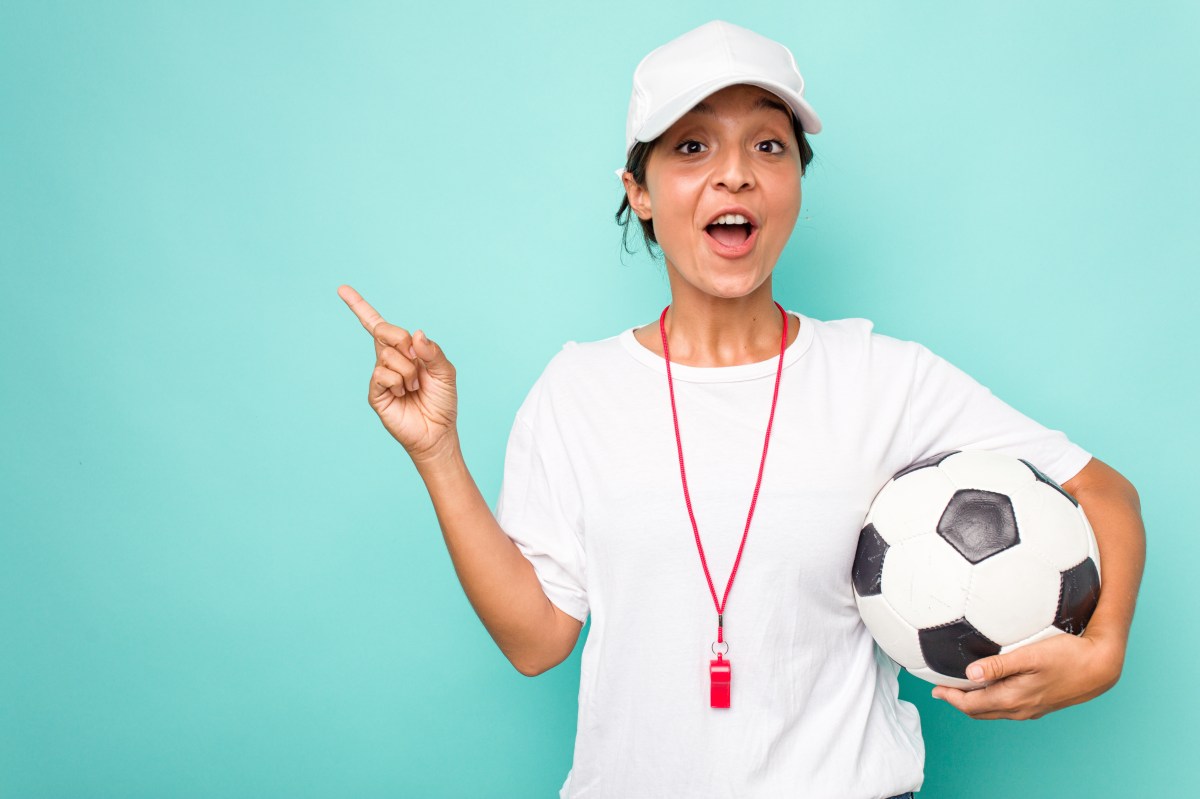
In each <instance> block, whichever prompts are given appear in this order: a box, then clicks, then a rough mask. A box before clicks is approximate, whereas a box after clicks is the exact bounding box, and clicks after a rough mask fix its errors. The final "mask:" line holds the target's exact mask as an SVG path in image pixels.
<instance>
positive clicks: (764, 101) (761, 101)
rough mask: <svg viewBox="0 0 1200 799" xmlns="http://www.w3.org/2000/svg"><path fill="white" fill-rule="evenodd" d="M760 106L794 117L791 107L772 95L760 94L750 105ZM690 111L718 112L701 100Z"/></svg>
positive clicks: (691, 112) (694, 112)
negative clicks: (764, 95) (771, 96)
mask: <svg viewBox="0 0 1200 799" xmlns="http://www.w3.org/2000/svg"><path fill="white" fill-rule="evenodd" d="M760 108H774V109H776V110H779V111H782V112H783V114H784V116H786V117H787V118H788V120H789V121H791V118H792V112H791V109H789V108H788V107H787V106H786V105H784V104H783V103H781V102H779V101H778V100H773V99H771V98H770V97H763V96H761V95H760V96H759V98H758V99H757V100H755V101H754V105H752V106H750V110H751V111H757V110H759V109H760ZM688 113H689V114H710V115H711V114H716V113H717V112H716V111H714V110H713V107H712V106H711V105H709V104H708V103H706V102H704V101H703V100H701V101H700V102H698V103H696V104H695V105H694V106H692V108H691V110H689V111H688Z"/></svg>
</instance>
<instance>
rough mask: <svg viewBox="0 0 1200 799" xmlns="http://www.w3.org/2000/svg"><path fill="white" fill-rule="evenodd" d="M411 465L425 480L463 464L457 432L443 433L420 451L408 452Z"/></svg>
mask: <svg viewBox="0 0 1200 799" xmlns="http://www.w3.org/2000/svg"><path fill="white" fill-rule="evenodd" d="M409 455H410V456H411V457H412V461H413V465H414V466H416V467H417V471H418V472H419V473H420V474H421V476H422V477H423V478H425V479H426V480H427V481H428V480H429V479H430V478H432V477H437V476H439V475H442V474H445V473H447V472H450V471H453V470H454V469H456V468H458V467H459V466H461V465H462V464H463V462H464V461H463V455H462V447H461V446H460V445H459V440H458V433H457V432H456V431H452V432H450V433H447V434H446V435H444V436H443V437H442V438H441V440H440V441H438V442H437V443H436V444H435V445H433V446H432V447H430V448H429V449H427V450H424V451H423V452H420V453H409Z"/></svg>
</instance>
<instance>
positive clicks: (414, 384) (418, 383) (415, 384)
mask: <svg viewBox="0 0 1200 799" xmlns="http://www.w3.org/2000/svg"><path fill="white" fill-rule="evenodd" d="M420 387H421V383H420V381H418V380H417V379H416V378H415V377H414V378H413V391H416V390H417V389H418V388H420Z"/></svg>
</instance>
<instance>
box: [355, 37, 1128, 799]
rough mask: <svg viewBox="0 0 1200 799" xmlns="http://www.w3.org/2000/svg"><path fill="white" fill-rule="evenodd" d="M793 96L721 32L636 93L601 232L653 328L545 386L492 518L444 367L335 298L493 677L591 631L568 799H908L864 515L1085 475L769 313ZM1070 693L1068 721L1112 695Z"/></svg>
mask: <svg viewBox="0 0 1200 799" xmlns="http://www.w3.org/2000/svg"><path fill="white" fill-rule="evenodd" d="M803 86H804V83H803V79H802V78H801V77H800V74H799V72H798V71H796V68H795V62H794V60H793V59H792V56H791V53H790V52H789V51H788V50H787V48H785V47H783V46H782V45H780V44H778V43H776V42H773V41H771V40H770V39H766V38H764V37H761V36H759V35H758V34H755V33H753V32H751V31H748V30H746V29H745V28H740V27H738V26H734V25H729V24H728V23H724V22H720V21H714V22H711V23H708V24H707V25H704V26H701V27H700V28H697V29H696V30H694V31H690V32H689V33H687V34H684V35H683V36H681V37H679V38H677V39H675V40H673V41H671V42H668V43H667V44H666V45H664V46H662V47H660V48H657V49H656V50H654V51H653V52H651V53H650V54H649V55H648V56H647V57H646V58H645V59H643V60H642V62H641V63H640V64H639V65H638V69H637V72H636V73H635V78H634V93H633V96H632V98H631V102H630V109H629V120H628V124H627V140H628V141H627V145H628V146H627V152H626V156H627V159H626V166H625V168H623V169H621V170H618V173H619V174H620V175H621V177H622V180H623V183H624V187H625V191H626V196H625V202H623V203H622V207H621V209H620V210H619V211H618V220H619V221H620V218H621V214H622V212H624V211H626V210H627V209H628V210H629V211H631V212H632V213H633V214H636V216H637V217H638V219H639V221H640V222H641V224H642V228H643V232H644V234H645V235H646V237H647V241H648V242H649V243H653V244H655V245H657V246H658V247H660V248H661V250H662V253H663V255H664V256H665V263H666V267H667V271H668V275H669V278H670V286H671V302H670V304H669V305H668V306H667V307H666V308H664V309H663V312H662V313H661V314H660V315H659V318H658V319H657V320H656V321H654V322H651V323H649V324H647V325H644V326H641V327H637V328H630V329H627V330H624V331H622V332H621V333H620V334H618V335H616V336H612V337H609V338H606V339H602V340H599V341H592V342H584V343H579V342H573V341H572V342H567V343H566V344H565V345H564V347H563V349H562V351H560V352H559V353H557V354H556V355H555V356H554V358H552V359H551V361H550V362H549V364H548V365H547V366H546V369H545V371H544V372H543V373H542V375H541V376H540V377H539V378H538V380H537V381H536V382H535V384H534V386H533V387H532V389H531V390H530V392H529V394H528V396H527V397H526V399H525V402H524V403H523V404H522V406H521V408H520V410H519V411H518V413H517V418H516V421H515V424H514V426H513V429H512V434H511V436H510V438H509V442H508V449H507V453H506V456H505V471H504V479H503V484H502V487H501V491H500V497H499V500H498V503H497V506H496V513H495V515H493V514H492V512H491V510H490V509H489V507H488V504H487V502H486V501H485V500H484V498H483V497H482V496H481V494H480V492H479V491H478V489H477V487H476V486H475V483H474V481H473V480H472V478H471V476H470V473H469V472H468V470H467V468H466V466H465V464H464V462H463V458H462V454H461V449H460V447H459V441H458V437H457V430H456V427H455V416H456V408H457V396H456V391H455V369H454V367H453V365H451V363H450V362H449V360H448V359H447V358H446V356H445V354H444V353H443V352H442V350H441V348H440V347H438V345H437V344H435V343H434V342H432V341H430V340H429V339H428V338H427V337H425V336H424V335H423V333H422V332H421V331H420V330H417V331H416V332H415V333H413V334H412V335H410V334H409V332H408V331H407V330H406V329H404V328H401V327H397V326H395V325H391V324H388V323H387V322H385V321H384V320H383V319H382V318H381V317H380V316H379V315H378V314H377V313H376V312H375V311H374V309H372V308H371V307H370V306H369V305H367V303H366V302H365V301H364V300H363V299H362V298H361V297H360V296H358V294H357V293H355V292H354V290H353V289H351V288H349V287H348V286H343V287H341V288H340V289H339V293H340V294H341V296H342V298H343V299H344V300H345V301H346V302H347V303H348V304H349V305H350V307H351V308H352V309H353V310H354V311H355V313H356V314H357V315H358V317H359V319H360V320H361V321H362V323H363V325H364V327H366V328H367V329H368V330H369V331H370V332H371V333H372V335H373V337H374V339H375V350H376V358H377V364H376V368H375V371H374V373H373V375H372V381H371V390H370V397H369V399H370V403H371V405H372V407H373V408H374V409H375V410H376V411H377V412H378V414H379V416H380V418H381V420H382V421H383V424H384V426H385V427H386V428H387V429H388V430H389V431H390V432H391V433H392V435H393V436H395V437H396V438H397V440H399V441H400V442H401V443H402V444H403V445H404V447H405V448H406V449H407V451H408V452H409V454H410V455H411V457H412V458H413V461H414V463H415V464H416V466H417V468H418V471H419V473H420V474H421V476H422V478H423V479H424V480H425V482H426V485H427V487H428V489H429V493H430V496H431V497H432V499H433V502H434V507H435V509H436V512H437V515H438V520H439V522H440V524H441V526H442V530H443V533H444V536H445V540H446V545H447V547H448V549H449V551H450V554H451V557H452V559H453V561H454V565H455V569H456V571H457V573H458V577H459V579H460V581H461V582H462V585H463V588H464V590H465V591H466V593H467V596H468V598H469V599H470V601H471V603H472V605H473V606H474V608H475V610H476V612H477V613H478V614H479V617H480V619H481V620H482V621H483V623H484V625H485V626H486V627H487V629H488V631H489V633H490V634H491V635H492V637H493V639H494V640H495V641H496V643H497V645H498V646H499V647H500V649H501V650H502V651H503V652H504V654H505V655H506V656H507V657H508V658H509V660H510V661H511V662H512V663H513V665H514V666H515V667H516V668H517V669H518V670H520V671H521V673H523V674H527V675H536V674H540V673H542V672H544V671H546V670H547V669H550V668H552V667H553V666H555V665H557V664H558V663H560V662H562V661H563V660H564V659H565V658H567V657H568V656H569V655H570V653H571V652H572V651H573V649H574V647H575V645H576V643H577V641H578V636H579V633H580V631H581V628H582V626H583V623H584V622H585V620H586V619H587V618H588V616H589V614H590V616H591V628H590V631H589V634H588V637H587V639H586V642H585V646H584V651H583V658H582V672H581V679H580V691H579V726H578V731H577V737H576V744H575V753H574V762H573V764H572V768H571V770H570V771H569V773H568V775H567V779H566V781H565V782H564V784H563V786H562V791H561V793H560V796H562V797H615V796H647V797H649V796H654V797H659V796H662V797H667V796H695V797H710V796H711V797H717V796H719V797H748V796H770V797H780V796H805V797H838V799H847V798H849V799H880V798H881V797H896V796H901V797H911V796H912V791H915V790H917V789H919V788H920V787H921V784H922V780H923V766H924V754H925V749H924V743H923V740H922V737H921V729H920V721H919V717H918V715H917V712H916V709H915V707H914V706H913V705H912V704H910V703H908V702H903V701H900V700H899V699H898V696H897V680H896V675H897V672H898V666H897V665H896V664H895V663H894V662H893V661H892V660H891V659H890V658H888V657H887V656H886V655H885V654H883V653H882V651H881V650H880V649H879V648H878V647H877V646H876V645H875V644H874V642H873V639H872V638H871V637H870V635H869V633H868V632H867V630H866V628H865V626H864V625H863V623H862V621H861V619H860V617H859V616H858V613H857V610H856V605H855V602H854V598H853V594H852V589H851V585H850V579H849V573H850V568H851V562H852V560H853V557H854V552H855V546H856V543H857V538H858V532H859V526H860V525H861V522H862V519H863V518H864V516H865V514H866V511H867V508H868V506H869V504H870V502H871V500H872V498H873V497H874V495H875V493H876V492H877V491H878V489H879V488H880V487H881V486H882V485H883V484H884V483H885V482H886V481H887V479H888V478H889V477H890V476H891V475H892V474H893V473H895V472H896V471H899V470H900V469H901V468H903V467H904V466H906V465H908V464H910V463H912V462H914V461H916V460H919V459H920V458H923V457H926V456H928V455H930V454H933V453H936V452H940V451H944V450H947V449H952V448H969V447H984V446H986V447H987V448H989V449H996V450H1001V451H1009V452H1012V453H1014V454H1019V455H1021V456H1022V457H1025V458H1027V459H1029V460H1030V461H1031V462H1032V463H1034V464H1035V465H1036V466H1037V467H1038V468H1039V469H1041V470H1042V471H1043V472H1044V473H1046V474H1047V475H1049V476H1050V477H1051V478H1053V479H1055V480H1057V481H1059V482H1060V483H1063V482H1065V483H1066V485H1067V486H1068V487H1069V486H1071V481H1068V478H1072V477H1073V476H1076V475H1080V476H1082V473H1083V471H1086V470H1084V468H1083V467H1084V465H1085V464H1089V463H1092V464H1095V463H1096V461H1095V460H1094V459H1092V458H1091V456H1090V454H1089V453H1087V452H1086V451H1085V450H1083V449H1082V448H1081V447H1079V446H1078V445H1076V444H1075V443H1073V442H1071V441H1069V440H1068V439H1067V437H1066V436H1065V435H1064V434H1063V433H1062V432H1060V431H1057V430H1050V429H1047V428H1045V427H1043V426H1042V425H1040V424H1038V423H1037V422H1035V421H1034V420H1032V419H1029V418H1028V417H1025V416H1023V415H1021V414H1020V413H1018V412H1017V411H1016V410H1014V409H1012V408H1010V407H1009V406H1007V405H1005V404H1004V403H1002V402H1001V401H1000V400H998V399H997V398H995V397H994V396H992V395H991V393H990V392H989V391H988V390H987V389H986V388H984V387H983V386H981V385H980V384H978V383H976V382H975V381H974V380H972V379H971V378H970V377H969V376H967V375H966V374H964V373H963V372H961V371H959V370H958V369H956V368H955V367H954V366H952V365H951V364H949V363H948V362H946V361H945V360H943V359H941V358H939V357H938V356H936V355H934V354H933V353H932V352H930V351H929V350H928V349H926V348H924V347H922V346H921V345H919V344H916V343H914V342H909V341H902V340H899V339H894V338H891V337H888V336H884V335H881V334H878V333H874V332H873V331H872V325H871V322H870V321H869V320H866V319H842V320H836V321H822V320H818V319H814V318H811V317H808V316H806V315H804V314H802V313H800V312H798V311H790V310H785V309H784V308H783V307H782V306H781V305H779V304H777V303H776V302H775V300H774V299H773V297H772V291H771V276H772V271H773V269H774V267H775V265H776V263H777V260H778V258H779V255H780V253H781V252H782V250H783V247H784V245H785V244H786V243H787V240H788V238H789V237H790V235H791V232H792V229H793V227H794V225H795V222H796V219H797V217H798V214H799V210H800V203H801V187H800V182H801V178H802V177H803V175H804V171H805V168H806V166H807V164H808V163H809V161H810V160H811V158H812V151H811V149H810V148H809V145H808V143H807V140H806V134H812V133H816V132H817V131H819V130H820V122H819V120H818V119H817V116H816V114H815V113H814V112H813V111H812V109H811V107H810V106H809V105H808V104H807V102H806V101H805V100H804V98H803ZM768 454H769V457H768ZM1088 468H1089V469H1090V468H1093V467H1092V466H1089V467H1088ZM1081 470H1082V471H1081ZM1068 490H1069V489H1068ZM1090 515H1091V509H1090V508H1089V516H1090ZM751 527H753V529H751ZM1099 535H1100V531H1099V530H1097V536H1098V537H1099ZM1103 570H1104V573H1105V575H1106V578H1107V576H1108V574H1109V564H1108V563H1107V562H1105V563H1104V565H1103ZM734 578H736V580H735V579H734ZM1106 586H1107V583H1106ZM730 598H732V599H730ZM1108 607H1109V610H1107V611H1106V613H1108V614H1109V616H1108V617H1105V619H1102V621H1105V623H1106V624H1107V625H1108V627H1106V628H1105V629H1115V627H1116V626H1119V625H1118V624H1117V622H1116V621H1113V620H1112V619H1113V618H1114V617H1112V615H1111V614H1112V613H1114V612H1115V610H1114V609H1113V608H1112V607H1111V603H1110V604H1109V606H1108ZM1100 610H1101V609H1100V608H1098V609H1097V614H1099V613H1100ZM1095 618H1096V616H1094V617H1093V619H1094V620H1095ZM1095 623H1096V622H1095V621H1093V624H1095ZM1101 626H1102V627H1104V625H1103V624H1102V625H1101ZM1091 629H1092V628H1091V627H1089V631H1091ZM1059 638H1075V637H1074V636H1059ZM1077 640H1078V639H1077ZM1042 643H1046V642H1042ZM1028 648H1029V649H1032V648H1033V647H1032V646H1031V647H1028ZM1045 651H1051V650H1049V649H1047V650H1045ZM1055 651H1057V650H1055ZM1115 651H1116V650H1115V649H1111V650H1109V649H1106V650H1105V652H1111V653H1113V654H1112V658H1115V657H1116V655H1115ZM1121 652H1122V653H1123V648H1122V649H1121ZM1015 654H1016V653H1015V652H1014V653H1011V654H1009V655H1005V656H1002V657H1000V658H994V659H993V658H989V659H988V660H989V661H992V662H993V663H996V664H1009V663H1018V661H1016V660H1013V656H1014V655H1015ZM1067 654H1068V655H1069V657H1067V658H1066V659H1067V660H1071V659H1074V661H1075V662H1073V663H1068V666H1075V665H1077V661H1078V658H1079V657H1081V656H1082V655H1081V653H1080V652H1078V651H1076V650H1071V651H1070V652H1069V653H1067ZM1064 657H1066V656H1065V655H1064ZM1088 657H1093V655H1091V654H1090V653H1089V654H1088ZM1101 662H1102V658H1101V657H1100V656H1099V655H1095V656H1094V657H1093V660H1091V661H1089V663H1090V664H1093V665H1094V664H1099V663H1101ZM1103 662H1105V663H1110V662H1115V661H1114V660H1112V659H1111V658H1110V660H1104V661H1103ZM1074 671H1078V669H1077V668H1076V669H1074ZM1086 671H1088V673H1089V674H1090V675H1092V677H1091V678H1089V679H1092V682H1091V683H1088V684H1087V685H1086V686H1085V688H1086V690H1084V689H1083V688H1080V686H1081V685H1082V683H1081V682H1079V681H1078V678H1073V679H1076V680H1077V682H1075V683H1073V684H1072V690H1074V693H1073V694H1072V699H1071V701H1064V702H1063V704H1064V705H1065V704H1070V703H1073V702H1075V701H1083V698H1090V697H1082V698H1080V696H1081V695H1082V694H1084V693H1087V692H1089V691H1095V692H1096V693H1099V692H1100V690H1103V689H1105V688H1107V687H1108V686H1107V685H1103V687H1101V684H1102V683H1104V682H1106V681H1107V679H1108V674H1109V672H1107V671H1104V670H1103V669H1101V668H1100V667H1099V666H1098V665H1097V666H1095V667H1094V668H1090V669H1089V670H1086ZM1117 671H1118V672H1119V664H1118V666H1117ZM1064 673H1066V669H1064ZM1099 675H1104V676H1099ZM994 676H1002V675H994ZM1055 677H1056V678H1058V677H1061V675H1059V674H1057V673H1056V674H1055ZM1113 681H1115V677H1114V678H1113ZM1098 688H1099V689H1100V690H1096V689H1098ZM939 690H940V689H939ZM988 690H990V688H989V689H988ZM954 693H955V694H959V695H962V694H963V692H959V691H956V692H954ZM972 693H980V694H983V693H984V691H983V690H981V691H976V692H972ZM948 696H949V694H948ZM960 701H961V700H960ZM1049 709H1053V708H1049ZM1043 712H1045V711H1044V710H1043ZM904 792H906V793H904Z"/></svg>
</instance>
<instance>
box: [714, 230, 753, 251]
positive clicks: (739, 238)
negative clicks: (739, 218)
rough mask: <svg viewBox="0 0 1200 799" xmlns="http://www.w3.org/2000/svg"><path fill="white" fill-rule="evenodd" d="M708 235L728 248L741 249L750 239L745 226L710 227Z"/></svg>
mask: <svg viewBox="0 0 1200 799" xmlns="http://www.w3.org/2000/svg"><path fill="white" fill-rule="evenodd" d="M708 233H709V235H710V236H712V237H713V238H714V239H716V240H717V241H719V242H721V243H722V244H724V245H725V246H726V247H740V246H742V245H743V244H745V243H746V239H748V238H750V234H749V233H748V232H746V226H745V225H709V226H708Z"/></svg>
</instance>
